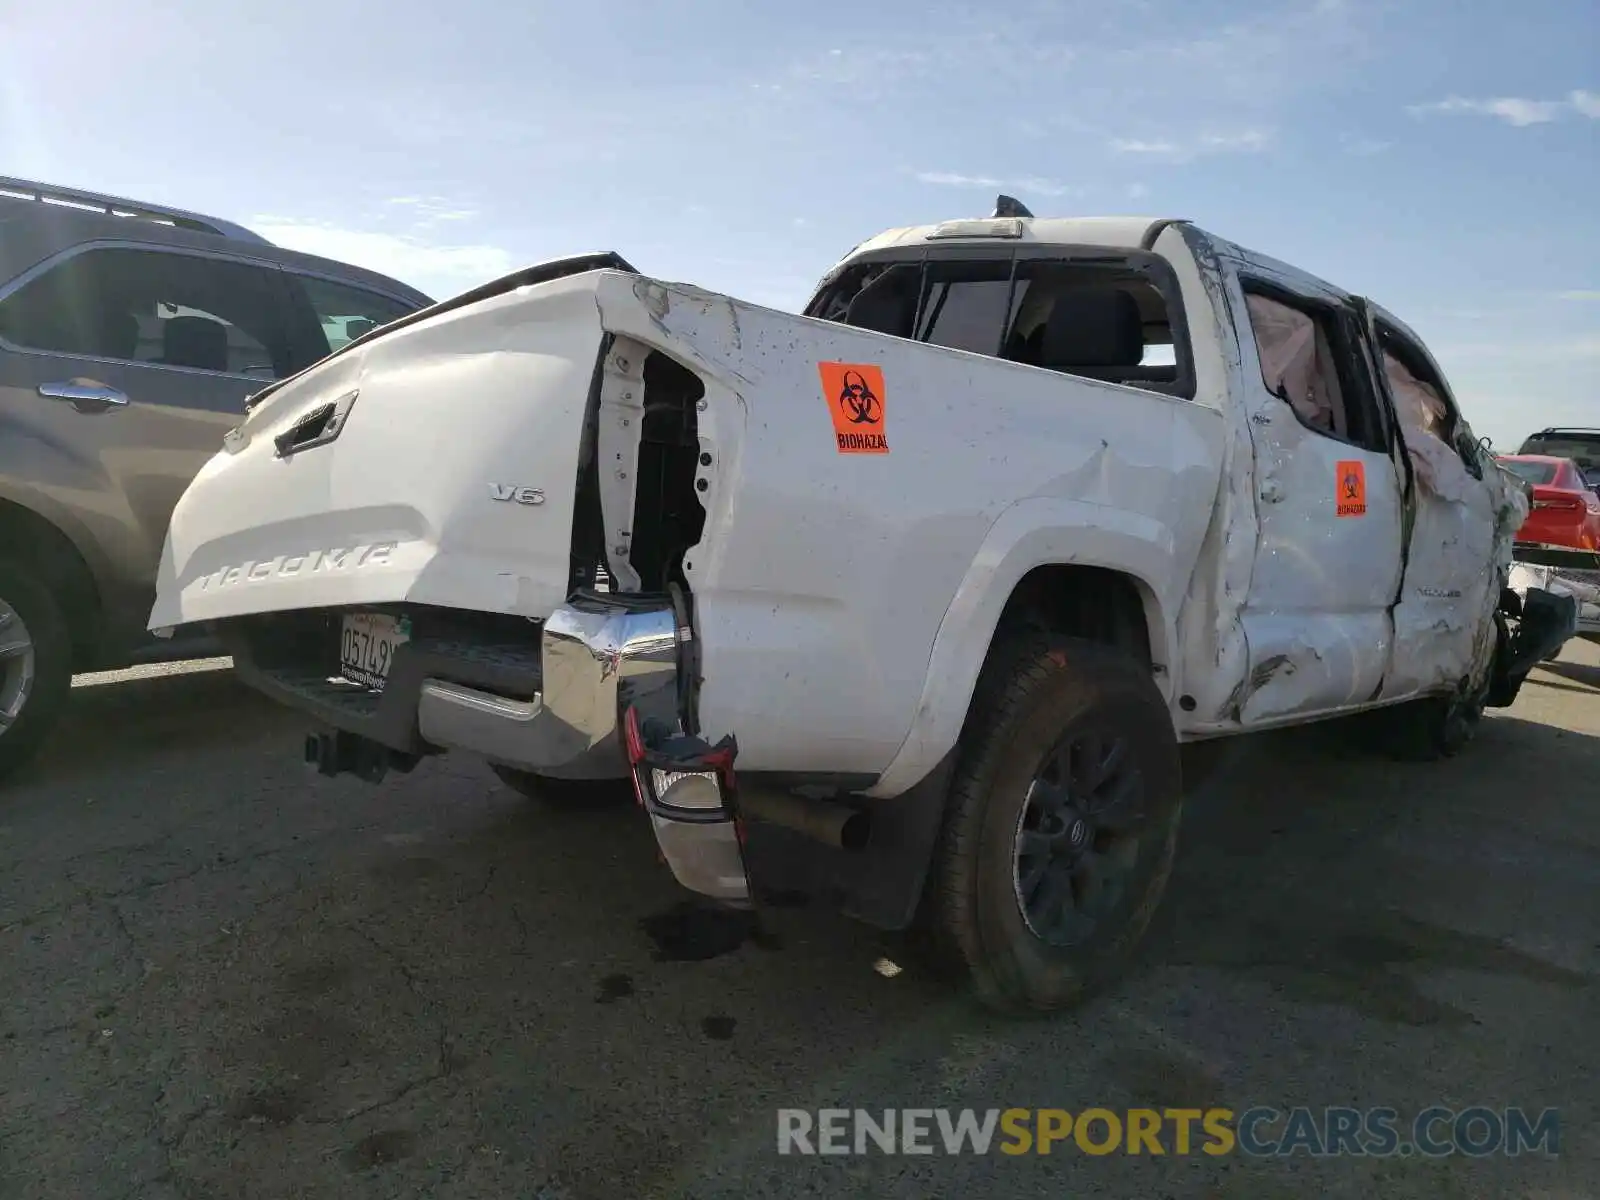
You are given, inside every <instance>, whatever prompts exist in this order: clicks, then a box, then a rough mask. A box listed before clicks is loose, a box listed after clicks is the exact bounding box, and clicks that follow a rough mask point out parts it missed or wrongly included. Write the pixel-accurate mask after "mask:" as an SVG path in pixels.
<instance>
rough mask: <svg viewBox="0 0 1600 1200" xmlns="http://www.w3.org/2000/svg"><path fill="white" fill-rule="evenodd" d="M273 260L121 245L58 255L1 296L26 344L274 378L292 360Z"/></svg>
mask: <svg viewBox="0 0 1600 1200" xmlns="http://www.w3.org/2000/svg"><path fill="white" fill-rule="evenodd" d="M277 296H278V292H277V285H276V281H275V280H274V278H273V272H272V270H271V269H270V268H267V267H259V266H253V265H251V264H248V263H241V262H232V261H229V260H226V259H216V258H209V257H206V256H203V255H196V254H181V253H174V252H170V251H163V250H135V249H124V248H121V247H106V248H101V249H89V250H85V251H82V252H80V253H77V254H74V255H71V256H70V257H68V258H65V259H64V260H62V261H61V262H59V263H57V264H56V265H55V266H53V267H51V268H49V269H48V270H46V271H45V272H44V273H43V274H42V275H39V276H37V277H36V278H34V279H31V280H29V281H28V282H27V283H25V284H23V285H22V286H21V287H20V288H18V289H17V290H16V291H14V292H12V293H11V294H10V295H8V296H6V297H4V299H0V338H4V339H5V340H6V341H8V342H10V343H11V344H12V345H14V346H17V347H20V348H22V349H26V350H41V351H46V352H49V353H55V354H70V355H74V356H82V357H85V358H109V359H120V360H122V361H125V362H139V363H149V364H152V365H158V366H168V367H187V368H189V369H191V370H200V371H216V372H221V373H225V374H232V375H250V376H254V377H256V378H260V379H275V378H278V377H280V376H282V375H284V374H287V373H288V372H289V370H290V368H291V365H292V363H291V354H290V349H289V339H288V337H287V331H286V330H285V328H284V326H283V322H282V320H281V319H280V316H281V314H280V306H279V304H278V301H277Z"/></svg>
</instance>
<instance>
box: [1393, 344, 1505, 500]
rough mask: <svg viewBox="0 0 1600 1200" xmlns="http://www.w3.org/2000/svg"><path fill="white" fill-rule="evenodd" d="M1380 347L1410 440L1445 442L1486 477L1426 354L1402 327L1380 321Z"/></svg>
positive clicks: (1476, 475) (1475, 472) (1469, 468)
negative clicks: (1423, 439)
mask: <svg viewBox="0 0 1600 1200" xmlns="http://www.w3.org/2000/svg"><path fill="white" fill-rule="evenodd" d="M1378 348H1379V350H1380V351H1381V353H1382V355H1383V375H1384V379H1385V381H1386V382H1387V383H1388V385H1389V395H1390V396H1391V397H1393V399H1394V405H1395V410H1396V415H1397V416H1398V417H1399V418H1400V426H1401V428H1402V429H1403V430H1405V434H1406V441H1407V444H1408V445H1409V444H1411V443H1414V442H1415V441H1416V440H1417V439H1418V438H1419V437H1421V438H1428V439H1432V440H1436V441H1439V442H1443V443H1444V444H1445V445H1446V446H1448V447H1449V448H1450V450H1451V452H1452V453H1453V454H1455V456H1456V457H1457V458H1459V459H1460V460H1461V465H1462V466H1464V467H1465V468H1466V469H1467V471H1468V472H1469V473H1470V474H1471V475H1472V476H1473V478H1475V479H1481V478H1483V467H1482V465H1481V463H1480V462H1479V461H1478V449H1477V446H1476V444H1475V443H1474V442H1473V441H1472V438H1471V435H1470V434H1468V433H1467V432H1466V431H1465V428H1464V426H1463V424H1462V421H1461V415H1460V413H1458V412H1457V411H1456V406H1455V403H1454V402H1453V401H1452V400H1451V399H1450V392H1449V389H1448V388H1446V387H1445V384H1444V380H1442V379H1440V378H1439V376H1438V374H1437V373H1436V372H1435V371H1434V370H1433V368H1432V367H1431V366H1429V365H1428V359H1427V356H1426V355H1424V354H1423V353H1422V352H1421V350H1420V349H1419V348H1418V347H1417V346H1416V345H1415V344H1414V343H1413V342H1412V341H1411V340H1410V339H1409V338H1407V337H1405V336H1404V335H1403V334H1401V333H1400V332H1399V330H1396V329H1393V328H1391V327H1389V326H1387V325H1384V324H1381V323H1380V324H1379V325H1378ZM1424 453H1426V452H1424Z"/></svg>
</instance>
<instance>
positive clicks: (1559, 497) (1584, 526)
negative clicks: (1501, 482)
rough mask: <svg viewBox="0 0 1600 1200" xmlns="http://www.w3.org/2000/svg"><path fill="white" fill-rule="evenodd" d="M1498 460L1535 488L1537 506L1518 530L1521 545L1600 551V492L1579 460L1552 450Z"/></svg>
mask: <svg viewBox="0 0 1600 1200" xmlns="http://www.w3.org/2000/svg"><path fill="white" fill-rule="evenodd" d="M1496 460H1497V461H1498V462H1499V463H1500V465H1501V466H1502V467H1504V468H1505V469H1506V470H1508V471H1510V472H1511V473H1512V474H1514V475H1516V476H1518V477H1519V478H1521V479H1522V480H1523V481H1525V482H1526V483H1528V484H1530V485H1531V486H1532V488H1533V508H1532V510H1531V511H1530V512H1529V513H1528V519H1527V520H1526V521H1524V522H1523V524H1522V528H1521V529H1519V530H1517V537H1516V544H1517V546H1519V547H1522V546H1529V547H1533V546H1538V547H1549V548H1552V549H1560V550H1588V551H1600V494H1596V493H1595V491H1594V490H1593V488H1592V487H1591V486H1590V484H1589V483H1588V481H1587V480H1586V479H1585V478H1584V475H1583V472H1582V471H1581V470H1580V469H1579V467H1578V464H1577V463H1575V462H1573V461H1572V460H1571V459H1570V458H1556V457H1554V456H1552V455H1548V454H1502V455H1498V456H1497V459H1496Z"/></svg>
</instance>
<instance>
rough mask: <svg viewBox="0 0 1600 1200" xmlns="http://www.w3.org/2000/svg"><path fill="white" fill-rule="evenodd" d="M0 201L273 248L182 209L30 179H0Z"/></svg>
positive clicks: (242, 229)
mask: <svg viewBox="0 0 1600 1200" xmlns="http://www.w3.org/2000/svg"><path fill="white" fill-rule="evenodd" d="M0 197H10V198H13V199H25V200H38V201H41V202H43V203H50V204H60V205H65V206H70V207H75V208H81V209H87V210H91V211H94V212H102V213H107V214H109V215H111V216H116V217H138V218H140V219H142V220H146V221H160V222H162V223H163V224H168V225H175V226H177V227H178V228H179V229H191V230H194V231H196V232H198V233H210V234H215V235H217V236H218V237H225V238H232V239H233V240H234V241H239V242H254V243H256V244H257V245H259V246H270V245H271V244H272V243H271V242H269V241H267V239H266V238H264V237H262V236H261V235H260V234H259V233H256V232H255V231H254V230H252V229H246V228H245V227H244V226H243V225H236V224H234V223H233V222H232V221H224V220H222V219H221V218H219V217H207V216H203V215H201V214H200V213H193V212H186V211H185V210H184V209H181V208H168V207H166V206H165V205H160V204H145V203H143V202H142V201H139V200H128V199H125V198H123V197H121V196H106V195H102V194H101V193H99V192H87V191H84V190H83V189H81V188H69V187H61V186H59V185H57V184H53V183H38V182H36V181H34V180H31V179H13V178H11V177H9V176H5V175H0Z"/></svg>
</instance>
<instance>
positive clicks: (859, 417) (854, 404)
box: [817, 362, 889, 454]
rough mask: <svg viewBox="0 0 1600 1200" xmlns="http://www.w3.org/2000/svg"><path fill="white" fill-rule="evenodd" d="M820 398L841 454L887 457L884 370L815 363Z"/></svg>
mask: <svg viewBox="0 0 1600 1200" xmlns="http://www.w3.org/2000/svg"><path fill="white" fill-rule="evenodd" d="M817 371H818V373H819V374H820V375H821V377H822V396H823V399H824V400H826V401H827V402H828V413H829V415H830V416H831V417H832V418H833V436H834V441H835V442H836V443H837V445H838V450H839V453H840V454H887V453H889V441H888V437H887V435H886V433H885V421H886V417H887V414H886V401H887V396H886V395H885V393H884V385H883V369H882V368H881V367H876V366H872V365H871V364H866V363H834V362H826V363H818V364H817Z"/></svg>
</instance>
